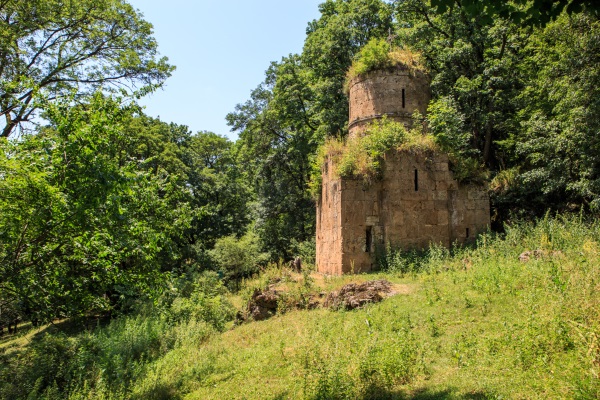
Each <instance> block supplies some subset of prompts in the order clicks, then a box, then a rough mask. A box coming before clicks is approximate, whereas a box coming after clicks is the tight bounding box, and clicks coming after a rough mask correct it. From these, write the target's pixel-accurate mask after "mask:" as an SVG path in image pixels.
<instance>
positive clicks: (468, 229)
mask: <svg viewBox="0 0 600 400" xmlns="http://www.w3.org/2000/svg"><path fill="white" fill-rule="evenodd" d="M468 238H469V228H467V239H468Z"/></svg>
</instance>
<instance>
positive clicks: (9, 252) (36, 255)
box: [0, 95, 190, 320]
mask: <svg viewBox="0 0 600 400" xmlns="http://www.w3.org/2000/svg"><path fill="white" fill-rule="evenodd" d="M47 109H48V112H47V118H48V120H49V121H51V125H50V126H49V127H48V128H45V129H43V130H41V131H40V132H39V134H37V135H33V136H26V137H24V138H23V140H21V141H15V142H10V141H8V140H6V139H3V140H2V141H1V142H0V145H1V146H2V148H1V150H0V208H1V209H2V213H1V214H0V282H2V283H1V284H0V295H1V296H0V297H2V298H3V299H10V300H11V301H12V303H13V304H16V305H17V306H18V308H19V309H20V311H21V313H22V314H25V315H27V317H28V318H30V319H32V320H50V319H52V318H55V317H57V316H72V315H79V314H82V313H85V312H87V311H89V310H106V309H110V307H111V306H112V305H114V304H115V302H118V301H123V300H127V299H129V298H132V297H135V296H139V295H148V296H152V295H154V294H155V293H156V292H157V291H159V290H160V288H161V284H162V282H163V280H164V279H165V274H164V273H163V272H162V270H161V265H160V259H161V257H159V255H160V254H161V252H165V251H166V252H168V251H170V249H171V248H172V247H173V240H172V239H173V237H175V236H176V235H177V234H178V232H182V231H183V230H184V229H185V228H187V226H189V220H190V213H189V208H188V206H187V205H186V204H185V203H184V202H182V201H181V193H180V190H179V187H178V186H177V185H175V184H173V181H172V179H171V178H170V177H169V175H168V174H165V173H163V171H162V170H160V171H158V173H151V172H148V171H145V170H143V169H140V168H139V165H140V163H142V162H143V160H138V159H136V158H135V157H133V156H131V155H129V156H124V155H123V154H122V146H121V145H122V144H123V143H125V144H127V140H128V138H127V136H125V135H124V131H125V130H124V128H123V124H124V121H127V120H128V118H129V117H130V115H131V114H132V113H134V112H136V110H137V108H136V107H134V108H133V109H132V108H131V107H121V106H120V105H119V104H118V102H116V101H114V100H111V99H110V98H105V97H103V96H101V95H96V96H94V97H93V98H92V100H91V102H90V103H89V104H86V105H83V106H80V107H70V106H67V105H64V104H62V103H60V104H58V105H48V107H47ZM126 147H127V146H125V148H126Z"/></svg>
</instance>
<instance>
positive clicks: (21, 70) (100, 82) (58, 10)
mask: <svg viewBox="0 0 600 400" xmlns="http://www.w3.org/2000/svg"><path fill="white" fill-rule="evenodd" d="M0 52H1V54H2V57H1V59H0V116H1V117H3V118H2V122H1V124H0V128H1V129H2V132H1V133H0V137H8V136H10V135H11V134H12V133H13V132H14V131H15V129H16V128H17V127H19V126H21V124H22V123H24V122H27V121H32V118H33V117H34V116H35V113H36V110H37V109H38V108H39V106H40V100H41V99H47V100H55V99H58V98H64V97H65V96H67V95H71V94H72V93H73V92H74V93H76V94H78V95H83V94H90V93H92V92H94V91H95V90H97V89H98V88H99V87H103V88H104V89H105V90H116V89H127V90H129V91H130V92H133V91H138V92H140V93H144V92H145V91H148V90H151V89H152V88H155V87H157V86H160V85H161V84H162V83H163V82H164V80H165V79H166V78H168V77H169V76H170V74H171V72H172V71H173V68H174V67H172V66H170V65H169V64H168V62H167V59H166V58H164V57H163V58H159V56H158V52H157V43H156V41H155V40H154V38H153V37H152V25H151V24H150V23H148V22H146V21H145V20H143V19H142V16H141V15H140V14H139V13H138V12H136V11H135V10H134V8H133V7H132V6H131V5H130V4H128V3H127V2H125V1H124V0H80V1H65V0H28V1H22V0H7V1H2V2H0Z"/></svg>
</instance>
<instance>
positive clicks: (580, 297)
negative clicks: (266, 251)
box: [0, 219, 600, 399]
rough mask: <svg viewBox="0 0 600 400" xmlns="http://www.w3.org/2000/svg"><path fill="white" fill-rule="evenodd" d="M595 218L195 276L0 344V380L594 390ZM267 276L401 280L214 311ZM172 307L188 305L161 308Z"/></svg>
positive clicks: (180, 390)
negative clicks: (352, 299) (73, 327)
mask: <svg viewBox="0 0 600 400" xmlns="http://www.w3.org/2000/svg"><path fill="white" fill-rule="evenodd" d="M598 228H599V224H598V223H592V224H589V223H582V222H579V221H577V220H562V219H545V220H543V221H540V222H539V223H538V224H537V225H535V226H533V225H520V226H518V227H514V228H509V229H508V230H507V232H506V234H505V235H504V236H503V237H492V236H486V237H482V238H480V240H479V242H478V244H477V247H474V248H472V249H460V250H458V249H457V250H455V251H454V252H453V254H450V253H449V252H448V251H446V250H444V249H440V248H432V249H431V250H430V251H429V252H428V254H426V255H423V256H420V257H417V256H414V255H412V256H411V255H402V254H393V253H392V254H388V259H387V261H388V262H387V266H388V271H387V272H385V273H379V274H369V275H359V276H345V277H340V278H326V277H322V276H319V275H316V274H315V275H313V276H312V278H309V277H308V276H304V277H302V275H300V274H291V273H289V272H286V271H283V270H275V269H270V270H268V271H267V272H266V273H265V274H264V275H263V276H261V277H259V278H257V279H255V280H253V281H250V282H246V283H245V287H246V289H245V291H244V290H243V291H242V292H241V294H238V295H228V297H227V298H226V297H220V296H219V295H218V294H217V295H215V293H213V295H212V296H209V295H208V292H207V290H206V287H204V288H203V286H202V285H199V286H198V287H197V289H196V290H195V293H204V295H202V296H201V295H196V296H195V297H194V296H192V297H190V298H189V299H192V300H189V301H188V302H187V303H186V302H183V303H185V304H184V306H183V307H182V305H181V304H179V305H177V304H178V303H177V302H175V303H173V304H172V305H171V306H170V308H169V309H168V310H166V311H164V310H163V312H161V313H158V312H157V311H156V309H153V311H146V313H140V314H139V315H137V316H135V317H123V318H121V319H118V320H115V321H113V322H112V323H111V324H110V325H108V326H107V327H104V328H97V329H95V330H93V331H91V332H86V333H79V334H76V335H70V336H67V335H65V334H62V333H51V334H46V335H44V334H38V337H37V339H32V340H31V341H24V340H23V339H21V341H20V342H18V341H8V342H5V343H4V344H2V347H1V349H2V350H0V351H2V352H3V355H2V357H3V360H2V363H1V364H0V365H1V366H0V394H1V395H2V396H4V398H26V397H27V395H29V394H30V393H32V396H33V398H44V397H46V398H65V397H69V396H70V398H124V397H125V398H134V399H142V398H143V399H148V398H155V399H167V398H189V399H229V398H239V399H242V398H243V399H285V398H306V399H336V398H339V399H344V398H348V399H355V398H363V399H382V398H400V399H403V398H413V399H436V398H440V399H442V398H467V399H488V398H490V399H500V398H504V399H508V398H540V399H541V398H544V399H547V398H597V397H598V396H600V383H599V381H598V373H599V372H600V348H599V342H598V335H599V334H600V318H599V317H598V316H599V315H600V290H599V289H600V230H599V229H598ZM533 250H539V251H537V252H531V253H530V254H529V260H520V259H519V255H520V254H521V253H523V252H525V251H533ZM277 275H279V279H278V281H280V283H279V285H281V286H286V287H287V289H288V290H289V291H290V293H291V294H290V299H292V298H294V299H298V298H299V296H300V297H301V296H302V295H303V293H308V292H317V293H318V292H328V291H330V290H332V289H335V288H338V287H340V286H341V285H343V284H345V283H347V282H356V281H364V280H371V279H380V278H384V279H388V280H390V281H391V282H393V283H394V284H396V288H397V289H398V292H399V293H398V294H396V295H395V296H393V297H390V298H388V299H386V300H384V301H383V302H381V303H379V304H374V305H371V306H368V307H366V308H364V309H362V310H355V311H332V310H327V309H323V308H320V309H316V310H312V311H308V310H295V311H289V312H287V313H285V314H282V315H278V316H275V317H274V318H272V319H270V320H267V321H262V322H251V323H246V324H243V325H241V326H232V323H231V322H229V323H223V321H227V320H229V319H230V315H231V313H230V311H227V312H222V311H221V310H224V309H225V310H228V309H229V308H228V307H229V306H228V304H229V303H233V304H234V305H236V306H237V307H242V305H243V302H244V298H245V297H244V296H246V297H247V294H248V293H249V292H250V291H251V289H252V288H253V287H257V286H264V285H265V284H266V283H267V282H268V281H271V282H273V281H275V280H273V278H274V277H275V276H277ZM223 293H224V292H223ZM203 296H204V297H203ZM194 299H195V300H194ZM202 299H204V300H202ZM215 299H217V300H215ZM180 303H181V301H180ZM283 303H285V302H282V306H285V304H283ZM288 303H289V304H291V303H293V300H290V301H289V302H288ZM185 307H192V309H193V310H195V311H192V312H189V313H187V314H186V313H184V314H185V317H179V318H173V315H181V312H180V311H181V310H182V309H187V308H185ZM194 307H195V308H194ZM288 308H290V307H288ZM174 310H175V311H174ZM177 310H179V311H177ZM206 310H208V311H206ZM176 311H177V312H176ZM178 312H179V314H178ZM90 343H95V345H93V346H92V345H91V344H90ZM90 349H93V352H92V353H91V355H90V351H92V350H90ZM55 353H56V355H55V356H53V354H55ZM52 357H54V358H52ZM58 360H66V361H64V362H62V363H61V362H59V361H58ZM56 363H58V366H55V365H54V364H56ZM7 396H9V397H7Z"/></svg>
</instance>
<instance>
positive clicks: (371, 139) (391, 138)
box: [311, 117, 438, 198]
mask: <svg viewBox="0 0 600 400" xmlns="http://www.w3.org/2000/svg"><path fill="white" fill-rule="evenodd" d="M416 126H417V128H414V129H411V130H408V129H406V128H405V127H404V125H403V124H402V123H400V122H396V121H393V120H390V119H387V118H385V117H384V118H382V119H380V120H378V121H375V122H373V123H372V124H371V125H370V126H369V127H368V128H367V130H366V131H365V132H364V135H363V136H360V137H356V138H353V139H351V140H347V141H342V140H340V139H333V138H332V139H328V140H327V141H326V142H325V143H324V144H323V145H322V146H321V147H320V148H319V151H318V153H317V157H316V159H315V162H314V164H313V171H312V179H311V193H312V195H313V198H318V196H319V193H320V189H321V184H322V178H321V169H322V167H323V166H324V165H325V163H326V162H327V161H328V160H331V159H332V160H334V161H335V167H334V169H333V170H332V171H330V173H331V174H333V176H335V177H355V178H360V179H363V180H364V181H365V183H370V182H372V181H373V180H374V179H377V177H378V176H379V175H380V174H381V166H382V162H383V160H384V155H385V153H386V152H387V151H388V150H391V149H397V150H406V151H412V152H427V151H436V150H438V146H437V144H436V143H435V142H434V138H433V136H431V135H429V134H427V133H425V132H424V131H423V129H422V126H421V125H419V124H416Z"/></svg>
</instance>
